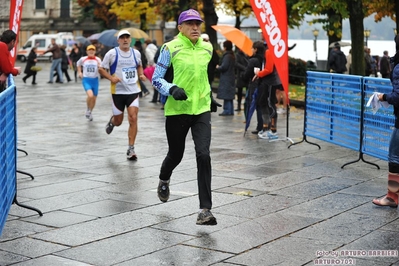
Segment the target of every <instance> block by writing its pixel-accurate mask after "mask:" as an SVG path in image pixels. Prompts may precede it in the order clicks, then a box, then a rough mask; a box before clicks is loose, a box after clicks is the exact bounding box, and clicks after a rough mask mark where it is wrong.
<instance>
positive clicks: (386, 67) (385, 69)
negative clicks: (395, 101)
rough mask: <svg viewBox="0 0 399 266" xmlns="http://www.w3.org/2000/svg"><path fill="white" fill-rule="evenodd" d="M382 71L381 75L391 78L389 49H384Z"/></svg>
mask: <svg viewBox="0 0 399 266" xmlns="http://www.w3.org/2000/svg"><path fill="white" fill-rule="evenodd" d="M380 73H381V76H382V77H383V78H386V79H389V77H390V76H391V63H390V57H389V56H388V51H384V55H383V56H382V57H381V61H380Z"/></svg>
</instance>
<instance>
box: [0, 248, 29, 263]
mask: <svg viewBox="0 0 399 266" xmlns="http://www.w3.org/2000/svg"><path fill="white" fill-rule="evenodd" d="M29 259H30V258H28V257H24V256H21V255H17V254H14V253H11V252H7V251H2V250H0V265H11V264H14V263H17V262H20V261H24V260H29Z"/></svg>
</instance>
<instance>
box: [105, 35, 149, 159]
mask: <svg viewBox="0 0 399 266" xmlns="http://www.w3.org/2000/svg"><path fill="white" fill-rule="evenodd" d="M130 43H131V38H130V33H129V31H127V30H121V31H120V32H119V33H118V44H119V47H115V48H114V49H111V50H109V51H108V52H107V53H106V54H105V56H104V59H103V62H102V64H101V67H100V74H101V75H102V76H103V77H104V78H106V79H108V80H109V81H111V94H112V101H113V106H112V111H113V116H111V119H110V120H109V122H108V123H107V125H106V127H105V131H106V132H107V134H111V132H112V130H113V129H114V126H120V125H121V124H122V121H123V116H124V110H125V108H127V113H128V119H129V130H128V137H129V147H128V150H127V154H126V157H127V159H128V160H137V155H136V153H135V151H134V143H135V141H136V135H137V116H138V112H139V97H138V96H139V93H140V87H139V86H138V82H139V80H138V79H139V78H140V79H141V80H142V81H145V80H146V77H145V76H144V74H143V66H142V63H141V54H140V52H139V51H137V50H136V49H133V48H131V47H130ZM107 70H109V72H108V71H107Z"/></svg>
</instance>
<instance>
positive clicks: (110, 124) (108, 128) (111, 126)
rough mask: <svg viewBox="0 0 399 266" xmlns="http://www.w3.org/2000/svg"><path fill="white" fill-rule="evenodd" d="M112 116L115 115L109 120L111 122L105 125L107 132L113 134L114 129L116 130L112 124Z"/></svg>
mask: <svg viewBox="0 0 399 266" xmlns="http://www.w3.org/2000/svg"><path fill="white" fill-rule="evenodd" d="M112 117H113V116H111V119H110V120H109V122H108V123H107V125H106V126H105V132H107V134H108V135H109V134H111V132H112V130H114V124H112V122H111V121H112Z"/></svg>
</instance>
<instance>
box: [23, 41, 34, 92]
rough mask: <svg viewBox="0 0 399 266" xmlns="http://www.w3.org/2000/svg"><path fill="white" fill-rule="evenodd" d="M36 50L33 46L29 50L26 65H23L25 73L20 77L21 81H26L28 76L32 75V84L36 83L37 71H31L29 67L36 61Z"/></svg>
mask: <svg viewBox="0 0 399 266" xmlns="http://www.w3.org/2000/svg"><path fill="white" fill-rule="evenodd" d="M36 50H37V48H36V47H33V48H32V49H31V50H30V53H29V55H28V59H27V63H26V67H25V71H24V73H25V74H26V76H25V77H23V78H22V81H23V82H24V83H26V80H27V79H28V78H29V77H32V85H36V84H37V83H36V73H37V72H36V71H33V70H32V69H31V68H32V67H33V66H35V65H36V62H37V54H36Z"/></svg>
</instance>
